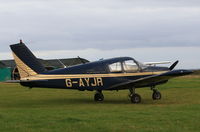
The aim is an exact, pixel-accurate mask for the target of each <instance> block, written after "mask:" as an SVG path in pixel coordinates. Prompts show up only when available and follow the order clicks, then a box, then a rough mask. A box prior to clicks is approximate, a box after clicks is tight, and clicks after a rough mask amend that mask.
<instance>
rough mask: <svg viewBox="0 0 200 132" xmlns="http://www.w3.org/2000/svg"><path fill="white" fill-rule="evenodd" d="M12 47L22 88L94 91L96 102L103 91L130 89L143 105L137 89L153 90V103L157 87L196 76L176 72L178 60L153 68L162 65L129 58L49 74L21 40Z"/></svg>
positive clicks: (98, 62) (100, 97)
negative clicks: (165, 65) (181, 78)
mask: <svg viewBox="0 0 200 132" xmlns="http://www.w3.org/2000/svg"><path fill="white" fill-rule="evenodd" d="M10 47H11V50H12V52H13V57H14V60H15V62H16V65H17V68H18V70H19V74H20V81H19V82H20V84H21V85H23V86H26V87H30V88H33V87H41V88H60V89H77V90H81V91H84V90H89V91H93V90H95V91H96V94H95V95H94V100H95V101H103V100H104V96H103V93H102V91H103V90H124V89H129V90H130V95H129V97H130V100H131V102H132V103H140V102H141V97H140V95H139V94H136V93H135V89H137V88H142V87H150V88H151V90H152V91H153V94H152V98H153V100H159V99H161V93H160V92H159V91H158V90H157V89H156V88H155V86H157V85H160V84H164V83H166V82H167V81H168V80H169V79H171V78H174V77H178V76H184V75H189V74H191V73H193V71H192V70H173V69H174V67H175V66H176V65H177V64H178V61H176V62H175V63H174V64H172V65H171V66H170V67H169V68H168V67H158V66H152V65H155V64H160V63H159V62H158V63H156V62H155V63H154V62H153V63H147V64H146V65H145V64H142V63H140V62H138V61H136V60H135V59H133V58H130V57H118V58H112V59H105V60H99V61H95V62H89V63H86V64H80V65H75V66H71V67H67V68H63V69H56V70H51V71H47V70H46V69H45V68H44V66H43V65H42V64H41V63H40V62H39V61H38V60H37V58H36V57H35V56H34V55H33V53H32V52H31V51H30V50H29V49H28V48H27V47H26V45H25V44H24V43H23V42H22V41H21V42H20V43H18V44H14V45H10ZM161 63H162V62H161ZM163 63H168V62H163Z"/></svg>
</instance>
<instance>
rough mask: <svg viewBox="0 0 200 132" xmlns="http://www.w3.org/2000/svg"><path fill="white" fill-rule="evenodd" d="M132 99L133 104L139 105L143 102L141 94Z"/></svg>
mask: <svg viewBox="0 0 200 132" xmlns="http://www.w3.org/2000/svg"><path fill="white" fill-rule="evenodd" d="M130 98H131V102H132V103H134V104H139V103H140V102H141V97H140V95H139V94H132V95H131V96H130Z"/></svg>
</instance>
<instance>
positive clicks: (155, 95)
mask: <svg viewBox="0 0 200 132" xmlns="http://www.w3.org/2000/svg"><path fill="white" fill-rule="evenodd" d="M151 90H153V94H152V99H153V100H160V99H161V98H162V95H161V93H160V92H159V91H158V90H156V89H155V87H151Z"/></svg>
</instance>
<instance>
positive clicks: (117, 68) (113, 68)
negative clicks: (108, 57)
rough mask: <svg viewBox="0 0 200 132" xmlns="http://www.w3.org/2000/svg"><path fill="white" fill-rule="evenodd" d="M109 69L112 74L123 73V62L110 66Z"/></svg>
mask: <svg viewBox="0 0 200 132" xmlns="http://www.w3.org/2000/svg"><path fill="white" fill-rule="evenodd" d="M109 69H110V72H122V65H121V62H117V63H113V64H110V65H109Z"/></svg>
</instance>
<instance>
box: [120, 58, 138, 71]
mask: <svg viewBox="0 0 200 132" xmlns="http://www.w3.org/2000/svg"><path fill="white" fill-rule="evenodd" d="M123 68H124V71H125V72H137V71H138V70H139V68H138V65H137V64H136V63H135V62H134V61H133V60H127V61H124V62H123Z"/></svg>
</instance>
